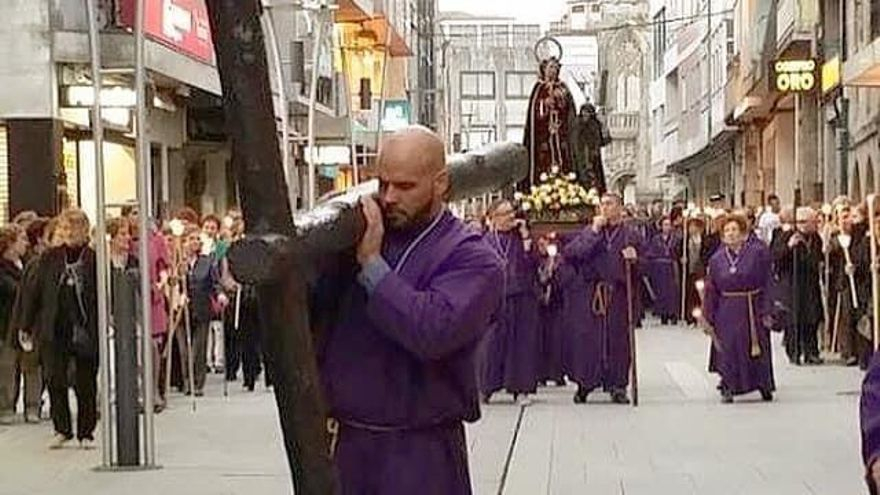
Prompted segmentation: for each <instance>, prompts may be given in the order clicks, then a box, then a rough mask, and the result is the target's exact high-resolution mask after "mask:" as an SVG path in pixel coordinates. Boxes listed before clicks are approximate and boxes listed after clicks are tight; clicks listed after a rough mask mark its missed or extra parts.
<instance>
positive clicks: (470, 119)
mask: <svg viewBox="0 0 880 495" xmlns="http://www.w3.org/2000/svg"><path fill="white" fill-rule="evenodd" d="M497 122H498V119H497V115H496V106H495V101H494V100H462V101H461V126H462V128H463V129H468V128H473V127H481V126H482V127H489V126H494V125H495V124H496V123H497Z"/></svg>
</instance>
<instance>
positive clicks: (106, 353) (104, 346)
mask: <svg viewBox="0 0 880 495" xmlns="http://www.w3.org/2000/svg"><path fill="white" fill-rule="evenodd" d="M86 13H87V15H88V18H89V51H90V52H91V53H90V55H91V59H92V67H91V69H92V87H93V91H94V97H93V98H92V99H93V101H92V140H93V142H94V144H95V182H96V187H95V193H96V198H95V202H96V203H97V208H96V210H97V211H96V213H95V229H96V232H95V236H96V242H95V248H96V256H97V274H96V275H97V290H98V382H99V386H100V390H101V398H100V408H101V409H100V410H101V466H102V467H104V468H108V467H110V464H111V462H112V448H113V446H112V445H111V438H112V434H111V431H110V429H111V428H112V426H111V423H112V422H111V421H110V342H109V332H108V326H107V325H108V323H109V320H110V318H109V315H108V307H107V302H108V299H109V297H108V296H109V294H108V292H107V265H108V261H109V257H108V256H107V241H106V239H107V226H106V225H105V221H104V213H105V212H104V209H105V203H106V198H105V194H104V125H103V122H102V121H101V89H102V81H101V40H100V32H99V30H98V11H97V8H96V6H95V0H86Z"/></svg>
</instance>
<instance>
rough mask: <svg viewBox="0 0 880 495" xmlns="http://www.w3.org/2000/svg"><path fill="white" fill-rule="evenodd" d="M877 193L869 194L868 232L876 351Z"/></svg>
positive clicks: (879, 332)
mask: <svg viewBox="0 0 880 495" xmlns="http://www.w3.org/2000/svg"><path fill="white" fill-rule="evenodd" d="M876 200H877V195H876V194H869V195H868V233H869V235H870V237H871V239H870V241H871V302H872V305H873V308H872V309H873V315H874V319H873V322H872V326H873V330H874V352H877V349H878V346H880V274H878V273H877V226H876V225H875V223H876V218H875V215H876V213H877V211H876V210H877V207H876V204H875V202H876Z"/></svg>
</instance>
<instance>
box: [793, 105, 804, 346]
mask: <svg viewBox="0 0 880 495" xmlns="http://www.w3.org/2000/svg"><path fill="white" fill-rule="evenodd" d="M800 137H801V94H800V93H797V94H795V95H794V198H793V204H794V233H793V234H792V235H799V232H798V214H797V210H798V208H800V205H801V165H800V147H801V145H800ZM799 258H800V256H798V247H797V246H795V247H794V248H792V253H791V259H792V263H791V307H792V320H793V324H794V336H795V337H794V339H795V341H794V348H795V353H796V354H795V361H796V362H798V363H799V362H800V359H801V357H800V356H801V352H803V351H805V349H802V348H801V347H802V346H801V329H800V326H801V320H800V314H799V313H800V312H801V311H802V310H803V308H799V307H798V306H799V305H798V304H797V302H798V292H799V291H800V287H799V285H800V284H799V280H798V264H799V263H800V260H799ZM804 358H806V356H804Z"/></svg>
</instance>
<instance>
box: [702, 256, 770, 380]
mask: <svg viewBox="0 0 880 495" xmlns="http://www.w3.org/2000/svg"><path fill="white" fill-rule="evenodd" d="M770 267H771V256H770V251H769V249H767V247H766V246H765V245H764V244H763V243H758V242H746V243H745V244H744V245H743V247H742V248H741V250H740V252H739V253H738V254H735V253H733V252H732V251H731V250H730V249H728V248H727V247H725V246H722V247H720V248H718V250H717V251H716V252H715V254H714V255H713V256H712V258H711V259H710V260H709V267H708V273H707V277H706V289H705V290H706V294H705V300H704V302H703V312H704V315H705V317H706V320H707V322H708V323H709V324H710V325H711V326H712V328H714V330H715V334H716V336H717V344H716V345H712V346H711V348H710V357H709V370H710V371H713V372H717V373H719V374H720V375H721V384H722V386H723V387H726V388H727V389H728V390H729V391H730V392H731V393H732V394H733V395H741V394H747V393H749V392H753V391H756V390H760V391H764V392H772V391H774V390H775V389H776V385H775V383H774V380H773V354H772V349H771V345H770V330H769V329H768V328H767V327H766V326H765V325H764V320H765V317H767V316H769V315H770V312H771V309H772V304H771V296H770V293H769V290H770V284H771V279H772V273H771V269H770ZM756 346H757V347H756ZM719 348H720V349H719ZM758 348H759V352H760V353H759V355H757V356H754V357H753V355H752V354H753V353H755V351H758Z"/></svg>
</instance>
